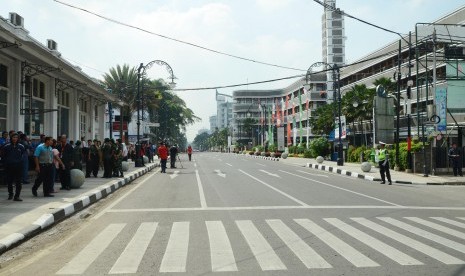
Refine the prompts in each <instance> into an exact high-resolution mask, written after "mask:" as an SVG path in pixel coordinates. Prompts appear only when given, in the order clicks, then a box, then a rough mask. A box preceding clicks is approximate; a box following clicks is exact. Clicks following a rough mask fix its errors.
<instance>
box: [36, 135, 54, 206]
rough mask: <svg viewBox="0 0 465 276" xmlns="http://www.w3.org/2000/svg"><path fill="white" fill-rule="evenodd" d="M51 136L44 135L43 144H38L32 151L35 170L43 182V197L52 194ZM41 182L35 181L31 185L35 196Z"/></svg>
mask: <svg viewBox="0 0 465 276" xmlns="http://www.w3.org/2000/svg"><path fill="white" fill-rule="evenodd" d="M52 143H53V140H52V137H49V136H47V137H45V141H44V143H43V144H40V145H39V146H38V147H37V148H36V150H35V152H34V160H35V165H36V168H35V170H36V172H37V173H39V178H40V179H41V180H42V181H41V182H43V186H42V189H43V191H44V197H53V196H54V195H52V194H51V193H52V186H53V183H52V181H53V180H52V176H53V166H54V165H53V159H54V157H53V150H52ZM41 182H36V183H35V184H34V186H33V187H32V194H33V195H34V196H37V189H38V188H39V186H40V184H41Z"/></svg>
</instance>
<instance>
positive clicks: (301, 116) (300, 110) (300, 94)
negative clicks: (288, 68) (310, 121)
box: [299, 90, 303, 144]
mask: <svg viewBox="0 0 465 276" xmlns="http://www.w3.org/2000/svg"><path fill="white" fill-rule="evenodd" d="M302 92H303V91H302ZM299 116H300V122H299V133H300V142H299V144H302V141H303V140H302V120H303V115H302V93H300V90H299Z"/></svg>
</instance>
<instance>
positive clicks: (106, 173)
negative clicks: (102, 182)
mask: <svg viewBox="0 0 465 276" xmlns="http://www.w3.org/2000/svg"><path fill="white" fill-rule="evenodd" d="M104 141H105V142H104V143H103V145H102V148H101V151H102V158H103V177H102V178H111V175H112V162H113V146H112V144H111V141H110V139H109V138H105V140H104Z"/></svg>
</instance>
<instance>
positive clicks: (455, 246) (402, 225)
mask: <svg viewBox="0 0 465 276" xmlns="http://www.w3.org/2000/svg"><path fill="white" fill-rule="evenodd" d="M378 219H380V220H382V221H384V222H387V223H390V224H392V225H395V226H397V227H399V228H402V229H404V230H407V231H409V232H410V233H413V234H416V235H419V236H421V237H423V238H426V239H428V240H432V241H434V242H437V243H439V244H442V245H444V246H447V247H450V248H452V249H454V250H457V251H459V252H462V253H465V245H463V244H461V243H458V242H455V241H452V240H450V239H447V238H444V237H441V236H438V235H436V234H433V233H431V232H428V231H425V230H423V229H421V228H418V227H415V226H412V225H410V224H407V223H404V222H402V221H400V220H396V219H393V218H387V217H379V218H378Z"/></svg>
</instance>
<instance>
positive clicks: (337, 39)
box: [333, 38, 342, 45]
mask: <svg viewBox="0 0 465 276" xmlns="http://www.w3.org/2000/svg"><path fill="white" fill-rule="evenodd" d="M333 44H336V45H340V44H342V39H340V38H333Z"/></svg>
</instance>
